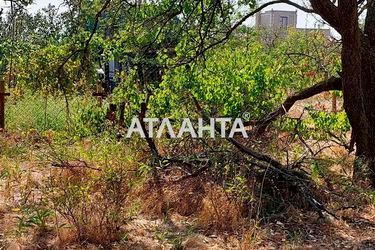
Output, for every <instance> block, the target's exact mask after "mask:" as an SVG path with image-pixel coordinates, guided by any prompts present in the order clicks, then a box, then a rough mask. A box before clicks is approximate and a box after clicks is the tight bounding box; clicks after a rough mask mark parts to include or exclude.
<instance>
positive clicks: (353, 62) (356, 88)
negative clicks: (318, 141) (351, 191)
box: [342, 6, 375, 186]
mask: <svg viewBox="0 0 375 250" xmlns="http://www.w3.org/2000/svg"><path fill="white" fill-rule="evenodd" d="M342 14H344V16H345V17H346V19H345V20H347V21H346V22H347V23H345V24H344V25H345V27H346V29H345V31H344V32H342V33H343V34H342V40H343V48H342V67H343V69H342V72H343V75H342V78H343V94H344V108H345V111H346V113H347V115H348V118H349V121H350V124H351V126H352V133H353V138H354V140H355V143H356V162H355V166H354V179H355V180H356V181H364V180H368V181H370V183H371V184H372V185H373V186H375V56H374V54H375V53H374V52H375V43H374V39H375V36H374V35H375V34H374V31H375V8H374V6H371V7H370V8H369V9H368V14H367V18H366V25H365V30H364V32H363V33H362V32H361V31H360V29H359V25H358V17H357V10H356V8H353V11H352V12H346V13H342Z"/></svg>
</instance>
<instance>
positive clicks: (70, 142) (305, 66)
mask: <svg viewBox="0 0 375 250" xmlns="http://www.w3.org/2000/svg"><path fill="white" fill-rule="evenodd" d="M28 4H29V2H28V1H15V2H14V6H13V7H12V8H11V11H10V12H7V13H3V14H2V15H1V19H0V28H1V29H0V30H1V31H0V37H1V40H0V56H1V57H0V74H1V78H2V79H0V80H3V81H5V83H6V85H7V86H6V87H7V91H9V92H10V93H11V96H10V97H7V102H6V109H5V118H6V129H5V131H2V134H1V135H0V145H1V147H0V184H1V189H0V222H2V223H1V225H0V233H1V234H0V249H2V247H4V248H5V247H8V246H11V243H12V242H18V243H17V244H20V245H25V246H32V247H36V248H40V249H48V248H69V247H72V246H73V247H77V248H79V247H81V248H84V249H85V248H89V247H91V246H96V247H98V248H104V249H110V248H116V247H117V248H121V249H122V248H125V249H133V248H137V247H138V248H145V249H148V247H151V246H153V245H157V246H160V247H161V248H163V247H165V248H168V247H169V248H172V249H182V248H186V249H190V248H192V249H210V247H212V248H213V247H215V246H216V247H218V248H224V249H258V248H260V247H266V248H267V247H275V248H278V247H286V248H289V247H290V248H295V247H302V248H304V247H311V245H313V246H314V247H315V245H316V247H317V248H338V247H340V246H337V245H336V241H342V242H344V243H343V244H344V245H345V244H346V245H345V246H350V247H358V246H367V245H366V244H369V245H371V244H372V245H373V242H369V243H368V242H367V241H365V239H367V238H370V239H371V240H372V239H373V235H371V234H372V233H373V232H374V228H375V227H374V226H373V223H372V220H373V218H374V215H373V214H374V205H375V204H374V197H375V196H374V192H373V190H372V188H371V185H369V183H368V179H367V177H366V178H360V179H359V181H357V182H354V181H353V172H354V169H353V164H354V162H356V167H357V168H360V169H362V168H363V170H361V171H359V172H361V173H365V172H366V171H368V167H367V165H368V163H367V160H366V159H365V158H361V157H357V158H356V155H355V154H354V153H353V151H354V150H355V149H356V148H355V139H353V136H351V135H350V132H351V129H352V126H353V121H352V120H351V119H349V118H350V116H348V115H347V114H348V113H347V110H345V109H344V105H343V99H345V95H344V96H343V94H342V93H341V91H340V90H341V89H342V79H341V77H342V72H341V71H342V70H343V67H342V61H341V59H342V57H341V55H340V54H341V53H342V45H341V43H340V42H339V41H336V40H334V39H332V38H329V37H327V36H326V35H324V34H323V33H322V32H320V31H317V32H301V31H298V30H296V29H293V28H290V29H288V30H282V32H281V33H278V34H277V35H280V36H281V37H278V36H276V35H275V37H273V39H271V40H266V39H265V37H264V35H265V33H264V32H265V31H264V30H261V29H255V28H251V27H249V26H247V25H245V24H244V20H245V19H246V13H247V12H248V11H250V13H251V10H256V7H257V5H256V2H255V1H239V2H238V3H236V4H234V3H232V2H230V1H229V2H225V1H169V0H166V1H156V2H153V1H151V2H149V1H145V2H143V3H142V2H141V3H139V2H138V1H135V2H134V3H133V1H129V2H126V1H125V2H123V1H114V0H106V1H101V0H94V1H86V0H84V1H78V2H75V1H73V2H72V1H64V4H65V6H66V7H67V8H66V9H63V10H62V9H59V8H57V7H55V6H52V5H49V6H48V7H47V8H45V9H43V10H41V11H39V12H37V13H35V14H30V13H28V12H27V10H26V9H25V8H24V7H25V6H27V5H28ZM254 13H255V12H254ZM112 63H113V64H114V65H117V66H118V65H121V67H120V66H118V67H117V66H116V67H117V68H116V70H115V71H114V72H108V71H109V64H112ZM103 69H104V70H103ZM101 70H102V71H103V72H104V77H103V76H102V75H101V74H102V73H101ZM112 73H113V78H111V79H109V75H110V74H112ZM111 76H112V75H111ZM316 83H318V84H316ZM322 92H325V93H322ZM133 117H138V118H140V119H141V121H142V119H143V118H153V117H158V118H169V119H170V121H171V123H172V125H174V126H175V125H178V124H181V121H182V120H183V118H186V117H189V118H190V119H192V120H194V121H196V120H198V118H204V119H205V122H207V123H208V121H207V118H208V117H213V118H219V117H232V118H241V119H242V120H244V122H245V126H246V129H247V132H248V133H249V135H250V136H249V138H242V137H241V136H239V135H235V136H234V138H221V137H220V136H217V137H215V138H210V136H209V134H208V133H207V134H205V136H204V137H203V138H191V137H190V136H188V135H186V136H184V137H183V138H178V139H171V138H169V136H168V134H167V133H165V134H163V136H162V138H146V139H144V138H140V137H137V136H135V137H132V138H127V137H126V134H127V131H128V128H129V126H130V124H131V120H132V118H133ZM160 120H161V119H160ZM142 126H144V124H142ZM228 128H229V126H227V127H225V129H228ZM195 129H197V128H195ZM146 131H150V128H147V129H146ZM215 133H217V132H215ZM357 156H358V155H357ZM358 224H359V225H360V227H359V228H358ZM356 225H357V227H356ZM361 226H362V227H363V228H361ZM344 234H347V235H349V236H350V237H352V238H355V237H356V235H357V236H358V235H361V237H359V239H358V241H357V242H354V240H348V239H347V238H345V237H344V236H342V235H344ZM322 235H330V236H329V237H328V238H327V239H326V240H320V239H319V240H318V238H319V237H320V236H322ZM367 236H368V237H367ZM350 237H348V238H350ZM362 241H363V242H362ZM2 244H3V245H2ZM169 248H168V249H169Z"/></svg>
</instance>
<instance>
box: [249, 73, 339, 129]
mask: <svg viewBox="0 0 375 250" xmlns="http://www.w3.org/2000/svg"><path fill="white" fill-rule="evenodd" d="M331 90H342V83H341V78H336V77H331V78H329V79H328V80H326V81H322V82H320V83H318V84H316V85H313V86H311V87H309V88H306V89H304V90H302V91H300V92H298V93H297V94H294V95H291V96H288V97H287V98H286V100H285V101H284V102H283V104H281V105H280V107H279V108H278V109H276V110H275V111H273V112H271V113H270V114H268V115H267V116H266V117H264V118H263V119H260V120H258V121H248V122H245V123H244V125H245V126H256V127H257V128H256V131H257V132H258V134H261V133H263V132H264V131H265V129H266V128H267V126H268V125H269V124H270V123H271V122H273V121H275V120H276V119H277V118H278V117H280V116H283V115H285V114H286V113H288V111H289V110H290V109H291V108H292V107H293V105H294V104H295V103H296V102H297V101H300V100H305V99H307V98H310V97H313V96H315V95H317V94H320V93H322V92H326V91H331Z"/></svg>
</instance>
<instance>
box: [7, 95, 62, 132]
mask: <svg viewBox="0 0 375 250" xmlns="http://www.w3.org/2000/svg"><path fill="white" fill-rule="evenodd" d="M65 106H66V105H65V101H64V99H63V98H62V97H56V98H53V99H52V98H51V97H46V96H43V95H41V94H31V93H26V94H24V95H22V96H20V97H13V98H12V96H11V97H10V98H8V100H7V102H6V106H5V119H6V121H5V122H6V125H5V126H6V129H7V130H10V131H14V130H21V131H24V130H29V129H36V130H38V131H39V132H41V131H45V130H55V131H61V130H63V129H65V128H66V126H67V111H66V107H65Z"/></svg>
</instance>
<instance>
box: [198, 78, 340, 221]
mask: <svg viewBox="0 0 375 250" xmlns="http://www.w3.org/2000/svg"><path fill="white" fill-rule="evenodd" d="M340 82H341V81H340ZM192 98H193V101H194V104H195V106H196V109H197V111H198V112H199V113H200V115H201V116H202V117H203V118H204V119H205V120H208V117H207V115H206V114H205V113H204V111H203V109H202V107H201V106H200V104H199V102H198V101H197V99H196V98H195V97H194V96H192ZM215 130H216V131H217V132H218V133H220V132H221V128H219V127H218V126H215ZM227 141H229V142H230V143H231V144H232V145H234V146H235V147H236V148H237V149H238V150H239V151H240V152H242V153H243V154H245V155H248V156H250V157H252V158H253V159H255V160H252V159H249V160H248V161H249V163H251V164H253V165H255V166H258V167H259V168H262V169H263V170H265V171H270V172H271V173H272V174H274V175H275V176H277V177H279V178H281V179H283V180H284V181H286V182H287V183H288V184H289V185H290V186H292V187H295V188H296V189H297V190H298V191H299V192H300V193H301V194H302V195H303V196H304V197H305V199H306V201H307V202H308V203H309V204H310V206H311V208H312V209H314V210H315V211H316V212H317V213H318V214H319V215H320V216H321V217H323V218H327V217H329V218H330V219H331V218H332V217H333V218H335V219H337V217H336V216H335V215H334V214H332V213H331V212H329V211H328V210H327V209H326V208H325V206H324V205H323V204H322V203H321V202H319V201H318V200H317V199H316V198H315V197H314V195H313V194H312V193H311V191H310V187H309V185H313V182H312V181H311V179H310V178H309V177H308V176H307V175H306V174H305V173H303V172H298V171H295V170H290V169H288V166H285V165H283V164H282V163H280V162H279V161H277V160H276V159H273V158H272V157H270V156H268V155H266V154H262V153H259V152H256V151H255V150H252V149H250V148H248V147H246V146H245V145H243V144H242V143H240V142H239V141H237V140H236V139H235V138H227Z"/></svg>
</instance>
